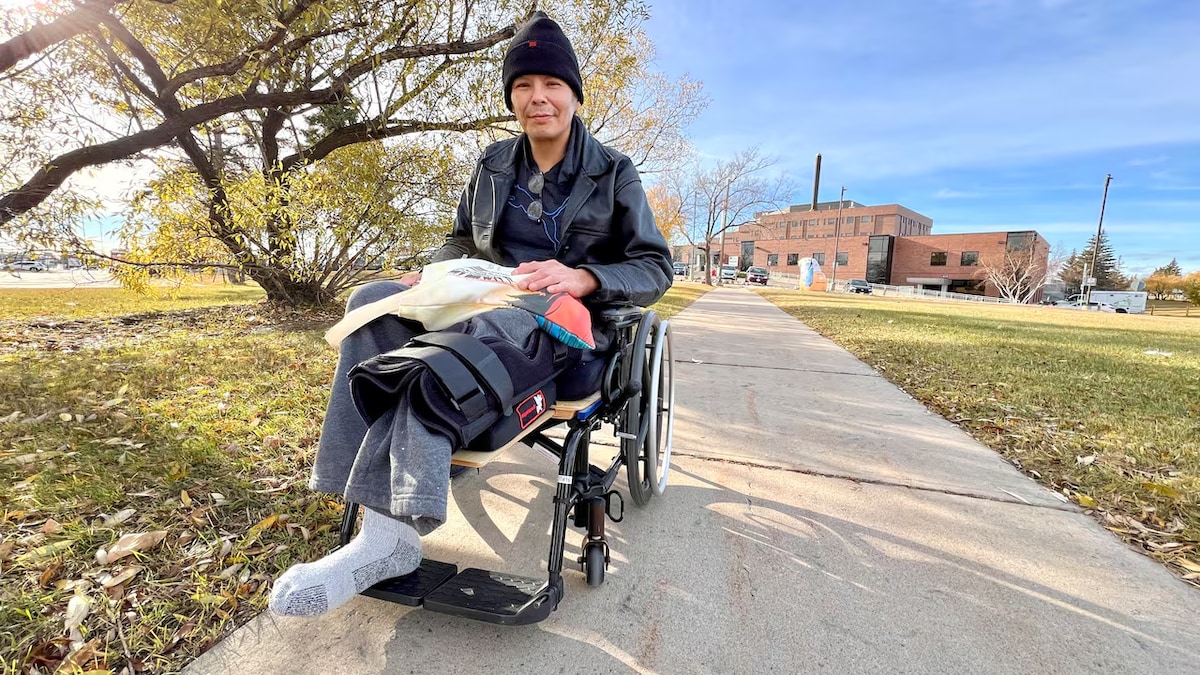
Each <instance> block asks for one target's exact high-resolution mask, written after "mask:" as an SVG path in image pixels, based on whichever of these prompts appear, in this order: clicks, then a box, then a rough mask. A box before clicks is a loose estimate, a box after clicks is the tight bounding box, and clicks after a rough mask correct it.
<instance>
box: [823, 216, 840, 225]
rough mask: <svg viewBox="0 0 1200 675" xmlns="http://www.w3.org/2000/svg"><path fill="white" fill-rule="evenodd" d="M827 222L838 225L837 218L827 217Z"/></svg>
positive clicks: (827, 223)
mask: <svg viewBox="0 0 1200 675" xmlns="http://www.w3.org/2000/svg"><path fill="white" fill-rule="evenodd" d="M825 224H826V225H836V224H837V218H826V219H825Z"/></svg>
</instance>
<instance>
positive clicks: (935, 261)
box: [929, 251, 946, 267]
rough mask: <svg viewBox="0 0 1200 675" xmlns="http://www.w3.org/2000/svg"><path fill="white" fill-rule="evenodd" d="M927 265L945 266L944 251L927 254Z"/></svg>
mask: <svg viewBox="0 0 1200 675" xmlns="http://www.w3.org/2000/svg"><path fill="white" fill-rule="evenodd" d="M929 265H930V266H931V267H945V266H946V252H945V251H938V252H937V253H934V254H932V255H930V256H929Z"/></svg>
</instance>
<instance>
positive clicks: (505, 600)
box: [341, 307, 675, 625]
mask: <svg viewBox="0 0 1200 675" xmlns="http://www.w3.org/2000/svg"><path fill="white" fill-rule="evenodd" d="M602 318H603V319H604V321H605V323H606V324H607V325H608V326H609V327H611V328H614V329H616V334H617V341H616V345H615V349H614V350H613V353H612V355H611V356H610V357H609V358H608V361H607V363H606V364H605V370H604V376H603V379H602V381H601V388H600V392H599V396H598V397H596V396H592V397H589V399H585V400H584V401H566V402H560V403H559V404H558V405H556V406H554V407H552V408H551V409H550V411H548V412H547V416H546V419H545V420H544V421H543V422H542V423H541V424H540V425H537V426H536V429H534V430H533V431H532V432H531V433H529V434H527V435H525V436H524V437H518V438H517V439H514V441H513V442H512V443H510V444H509V445H512V444H515V443H516V442H518V441H522V442H525V443H528V444H531V445H532V444H533V443H537V444H538V445H541V446H542V447H543V448H546V449H547V450H549V451H550V452H552V453H554V454H555V455H557V456H558V458H559V459H558V480H557V483H558V485H557V489H556V492H555V496H554V523H553V527H552V530H551V535H550V553H549V557H548V562H547V568H548V575H547V578H546V580H544V581H543V580H541V579H536V578H530V577H520V576H515V575H511V574H504V573H500V572H491V571H487V570H481V569H476V568H469V569H466V570H463V571H462V572H459V571H458V568H457V566H456V565H453V564H450V563H444V562H439V561H436V560H428V559H426V560H423V561H422V563H421V566H420V567H419V568H418V569H417V570H416V571H415V572H413V573H411V574H408V575H405V576H402V577H396V578H394V579H387V580H384V581H381V582H379V583H378V584H375V585H374V586H372V587H370V588H368V589H367V590H365V591H363V595H367V596H370V597H374V598H378V599H381V600H387V601H391V602H397V603H400V604H403V605H409V606H419V607H424V608H425V609H428V610H432V611H436V612H441V613H444V614H452V615H456V616H463V617H467V618H471V619H476V620H480V621H486V622H489V623H497V624H505V625H523V624H530V623H536V622H538V621H541V620H543V619H545V618H546V617H548V616H549V615H550V613H551V612H553V611H554V610H555V609H556V608H557V607H558V603H559V602H561V601H562V598H563V579H562V568H563V562H564V556H565V550H566V534H567V526H568V524H569V525H572V526H574V527H577V528H581V529H583V530H585V534H584V538H583V542H582V544H581V555H580V556H579V557H578V558H577V559H576V562H577V563H579V564H580V565H581V567H582V569H583V571H584V573H585V574H586V577H587V583H588V585H590V586H599V585H600V584H602V583H603V582H604V575H605V571H606V570H607V567H608V563H609V560H610V556H609V545H608V540H607V538H606V536H605V531H604V525H605V518H611V519H612V520H613V522H621V520H623V519H624V513H625V506H624V500H623V498H622V497H621V495H620V493H619V492H617V491H616V490H615V489H613V485H614V484H615V483H616V480H617V477H618V476H619V475H620V470H621V467H622V466H624V467H625V468H626V473H627V478H628V482H629V491H630V496H631V497H632V498H633V501H634V503H635V504H637V505H638V506H645V505H647V504H648V503H649V502H650V500H651V498H652V497H653V496H655V495H661V494H663V491H664V490H665V489H666V486H667V480H668V476H669V473H670V462H671V438H672V434H673V427H674V415H675V411H674V400H675V378H674V360H673V358H672V357H673V354H672V351H671V326H670V321H669V320H666V319H662V318H661V317H660V316H659V315H658V313H657V312H655V311H653V310H644V311H643V310H642V309H640V308H637V307H621V308H616V309H610V310H606V311H604V312H603V314H602ZM591 399H594V400H591ZM589 401H590V402H589ZM555 412H557V413H558V414H559V416H562V415H564V414H566V419H565V422H566V424H567V427H568V431H567V435H566V437H565V438H564V440H563V442H562V443H561V444H560V443H558V442H557V441H555V440H554V439H551V438H548V437H547V436H546V435H545V434H544V432H545V431H547V430H548V429H550V428H552V427H554V426H557V425H558V424H561V423H562V422H563V421H564V419H561V418H559V419H555V414H554V413H555ZM603 422H611V423H613V425H614V428H615V429H616V433H617V437H618V439H619V440H620V452H618V453H617V456H616V457H615V458H614V459H613V461H612V463H611V464H610V465H609V466H608V467H607V468H603V467H599V466H596V465H594V464H593V463H592V462H591V458H590V453H589V442H590V438H591V434H592V432H594V431H596V430H597V429H598V428H599V427H600V425H601V424H602V423H603ZM506 447H508V446H506ZM502 451H503V449H498V450H496V451H494V452H491V453H486V454H487V455H489V456H490V457H489V459H486V460H484V461H483V462H482V463H473V464H471V465H472V466H482V464H483V463H486V461H490V458H494V457H496V456H498V455H499V454H500V453H501V452H502ZM453 461H454V460H453V459H452V462H453ZM617 507H619V508H617ZM358 510H359V506H358V505H357V504H353V503H348V504H346V509H345V512H344V513H343V516H342V524H341V545H343V546H344V545H345V544H347V543H348V542H349V541H350V538H351V536H352V534H353V530H354V526H355V523H356V521H357V516H358ZM614 511H615V512H614Z"/></svg>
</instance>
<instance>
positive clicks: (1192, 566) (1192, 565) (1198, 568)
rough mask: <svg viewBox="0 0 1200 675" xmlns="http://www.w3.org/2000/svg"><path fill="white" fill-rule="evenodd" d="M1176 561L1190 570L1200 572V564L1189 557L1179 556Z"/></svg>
mask: <svg viewBox="0 0 1200 675" xmlns="http://www.w3.org/2000/svg"><path fill="white" fill-rule="evenodd" d="M1174 562H1175V564H1176V565H1179V566H1180V567H1182V568H1183V569H1185V570H1187V571H1189V572H1200V564H1198V563H1194V562H1192V561H1191V560H1188V559H1187V558H1178V559H1176V560H1175V561H1174Z"/></svg>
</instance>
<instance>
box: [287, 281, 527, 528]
mask: <svg viewBox="0 0 1200 675" xmlns="http://www.w3.org/2000/svg"><path fill="white" fill-rule="evenodd" d="M406 288H408V287H407V286H405V285H404V284H401V283H398V282H394V281H376V282H372V283H370V284H366V285H364V286H361V287H359V288H358V289H356V290H355V291H354V292H353V293H351V294H350V299H349V301H348V302H347V303H346V311H350V310H353V309H356V308H358V307H361V306H363V305H365V304H367V303H371V302H375V301H376V300H381V299H383V298H385V297H387V296H388V295H391V294H393V293H398V292H400V291H402V290H405V289H406ZM471 322H472V323H473V324H474V326H473V328H472V330H471V334H472V335H474V336H475V337H484V336H489V335H490V336H495V337H501V338H504V339H506V340H508V341H509V342H511V343H512V344H514V345H517V346H519V347H521V348H523V349H524V348H526V347H527V346H528V343H529V340H530V338H531V336H532V335H533V334H534V333H535V332H536V331H537V330H539V329H538V325H537V320H536V319H534V318H533V315H532V314H530V313H529V312H526V311H524V310H520V309H495V310H492V311H490V312H486V313H484V314H481V315H479V316H477V317H475V318H473V319H471ZM423 332H425V330H424V328H423V327H422V326H421V324H419V323H417V322H415V321H408V320H404V319H400V318H399V317H397V316H395V315H392V314H388V315H385V316H383V317H381V318H379V319H376V320H375V321H372V322H371V323H369V324H367V325H366V326H363V327H362V328H360V329H358V330H357V331H355V332H354V333H352V334H350V335H349V336H347V337H346V339H345V340H343V341H342V343H341V346H340V353H339V355H338V365H337V370H336V371H335V372H334V377H333V388H332V391H331V392H330V395H329V405H328V407H327V408H326V411H325V422H324V424H323V426H322V427H321V439H320V441H319V443H318V445H317V457H316V461H315V462H314V463H313V472H312V478H311V479H310V480H309V486H310V487H312V489H314V490H319V491H321V492H336V493H340V494H342V495H343V496H345V498H346V501H348V502H357V503H359V504H362V505H364V506H366V507H368V508H371V509H374V510H376V511H379V512H380V513H390V514H391V515H392V516H394V517H396V518H399V519H402V520H405V521H407V522H410V523H411V524H412V525H413V527H414V528H416V530H417V532H419V533H420V534H428V533H429V532H432V531H433V530H434V529H436V528H437V527H438V526H439V525H441V524H442V523H443V522H445V521H446V498H447V491H448V489H449V484H450V453H451V452H452V451H453V448H451V447H450V446H451V443H450V440H449V439H447V438H446V437H445V436H443V435H441V434H436V433H433V432H430V431H429V430H428V429H426V428H425V426H424V425H423V424H421V422H420V421H418V420H417V419H416V418H415V417H414V416H413V414H412V411H411V409H410V407H409V406H408V405H407V402H406V401H403V400H402V401H400V403H399V405H398V406H397V407H396V408H395V409H393V410H392V411H390V412H388V413H387V414H385V415H383V416H382V417H380V418H379V419H378V420H376V421H375V423H374V424H372V425H371V426H370V428H367V425H366V423H365V422H364V421H363V419H362V417H361V416H359V414H358V410H357V409H356V408H355V407H354V401H353V400H352V399H351V397H350V380H349V379H348V377H347V374H348V373H349V372H350V369H351V368H353V367H354V366H355V365H357V364H358V363H359V362H361V361H365V360H367V359H369V358H371V357H373V356H376V355H378V354H382V353H383V352H387V351H391V350H393V349H397V348H399V347H403V346H404V345H405V344H406V343H407V342H408V341H409V340H411V339H412V338H413V336H415V335H418V334H420V333H423Z"/></svg>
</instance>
